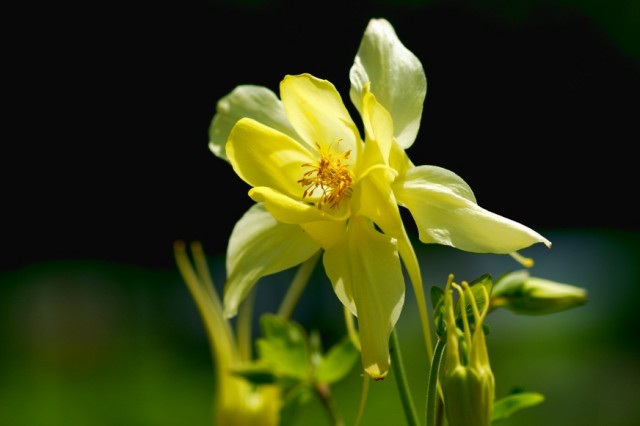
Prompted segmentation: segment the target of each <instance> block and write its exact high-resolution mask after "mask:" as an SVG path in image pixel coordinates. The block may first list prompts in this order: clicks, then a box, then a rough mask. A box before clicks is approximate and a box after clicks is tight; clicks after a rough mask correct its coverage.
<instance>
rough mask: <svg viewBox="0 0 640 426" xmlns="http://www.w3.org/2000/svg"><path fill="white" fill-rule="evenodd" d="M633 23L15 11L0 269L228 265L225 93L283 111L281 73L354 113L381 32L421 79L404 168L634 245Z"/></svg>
mask: <svg viewBox="0 0 640 426" xmlns="http://www.w3.org/2000/svg"><path fill="white" fill-rule="evenodd" d="M472 3H473V4H474V5H472ZM637 5H638V3H637V2H633V1H631V0H629V1H619V2H615V5H613V3H608V2H594V1H592V2H577V1H575V2H571V1H567V2H564V3H563V5H557V4H556V3H554V2H550V1H542V2H528V1H514V2H465V1H461V2H441V1H413V2H411V1H404V2H392V1H382V0H379V1H361V2H354V3H347V2H337V1H323V2H315V3H313V2H292V1H266V0H265V1H240V2H231V1H213V0H187V1H180V2H178V1H175V2H169V1H160V2H148V3H143V2H138V1H135V2H127V3H125V2H120V3H118V2H116V3H113V2H103V3H90V4H85V3H82V4H72V3H54V4H49V5H36V4H30V5H25V6H24V9H23V10H15V13H14V14H8V15H7V16H8V18H9V21H11V22H10V23H12V24H13V27H12V29H11V30H10V31H9V33H10V34H9V36H8V38H7V40H8V43H7V49H5V58H8V60H7V61H6V62H5V64H6V65H5V67H6V68H8V69H9V70H10V71H15V74H14V73H12V74H11V76H10V77H9V78H7V79H6V80H5V81H6V83H7V87H8V89H9V90H8V91H9V92H10V94H12V95H16V96H15V99H13V98H12V97H10V98H9V99H11V100H10V104H11V105H10V113H9V115H7V116H5V117H6V118H7V121H6V125H7V127H6V129H8V130H10V132H9V133H8V134H7V135H6V136H5V141H4V145H5V149H8V155H7V154H5V155H3V156H2V157H3V158H2V160H3V161H2V163H3V167H2V172H1V173H2V174H3V176H2V187H3V198H4V200H5V202H4V203H3V208H2V216H3V221H2V223H3V226H2V243H3V245H4V250H3V256H2V260H1V261H0V266H2V267H3V268H9V269H11V268H15V267H19V266H21V265H25V264H29V263H32V262H39V261H47V260H57V259H78V260H92V259H96V260H107V261H114V262H118V263H124V264H130V265H137V266H141V267H151V268H173V254H172V243H173V241H174V240H176V239H184V240H187V241H191V240H196V239H197V240H200V241H202V242H203V243H204V245H205V248H207V249H208V251H209V252H216V253H223V252H224V250H225V247H226V241H227V238H228V236H229V233H230V232H231V228H232V226H233V224H234V223H235V222H236V221H237V220H238V219H239V217H240V216H241V215H242V213H243V212H244V211H245V210H246V209H247V208H248V207H249V206H250V205H251V203H252V202H251V200H250V199H249V198H248V196H247V195H246V191H247V189H248V187H247V186H246V185H245V184H244V183H243V182H242V181H240V179H239V178H238V177H237V176H236V175H235V174H234V173H233V172H232V170H231V168H230V167H229V166H228V164H226V163H225V162H223V161H221V160H219V159H218V158H216V157H215V156H214V155H213V154H211V153H210V152H209V150H208V147H207V143H208V135H207V132H208V127H209V123H210V121H211V118H212V117H213V114H214V112H215V104H216V101H217V100H218V99H219V98H221V97H222V96H224V95H225V94H227V93H228V92H229V91H231V90H232V89H233V88H234V87H235V86H236V85H238V84H246V83H251V84H259V85H265V86H267V87H269V88H271V89H272V90H274V91H276V92H277V88H278V83H279V81H280V80H281V79H282V77H283V76H284V75H285V74H297V73H302V72H309V73H312V74H314V75H316V76H317V77H321V78H326V79H329V80H330V81H332V82H333V83H334V84H335V85H336V87H337V88H338V90H339V91H340V92H341V94H342V95H343V97H344V100H345V103H346V104H349V106H350V101H349V100H348V89H349V80H348V72H349V68H350V67H351V64H352V62H353V58H354V56H355V54H356V51H357V48H358V45H359V42H360V39H361V36H362V33H363V31H364V29H365V27H366V25H367V22H368V21H369V19H370V18H372V17H385V18H387V19H388V20H389V21H390V22H391V23H392V25H393V26H394V27H395V29H396V31H397V33H398V35H399V37H400V39H401V40H402V41H403V42H404V44H405V45H406V46H407V47H408V48H409V49H410V50H412V51H413V52H414V53H415V54H416V55H417V56H418V58H419V59H420V60H421V61H422V63H423V65H424V68H425V71H426V75H427V82H428V91H427V98H426V102H425V110H424V116H423V117H424V118H423V122H422V125H421V129H420V133H419V135H418V140H417V141H416V143H415V145H414V146H413V147H412V148H411V149H410V151H409V155H410V156H411V158H412V160H413V161H414V163H416V164H433V165H439V166H442V167H446V168H449V169H451V170H452V171H454V172H456V173H458V174H459V175H461V176H462V177H463V178H464V179H465V180H466V181H467V182H468V183H469V184H470V185H471V187H472V188H473V189H474V191H475V193H476V196H477V198H478V201H479V204H480V205H482V206H483V207H485V208H488V209H490V210H492V211H494V212H496V213H499V214H502V215H504V216H507V217H509V218H511V219H514V220H517V221H520V222H522V223H524V224H526V225H528V226H530V227H532V228H534V229H536V230H541V229H546V228H567V227H575V228H607V229H609V228H614V229H620V230H628V229H633V230H637V229H638V226H637V225H638V219H637V218H638V214H637V209H636V207H635V202H636V200H635V198H637V194H638V190H637V186H636V184H637V181H638V178H637V167H638V160H637V159H638V156H637V154H636V153H635V152H636V147H635V145H636V144H637V142H638V140H639V139H638V118H639V115H638V112H639V108H638V99H640V78H639V77H640V65H639V64H640V59H639V58H640V37H639V30H638V28H640V25H636V24H639V23H640V22H639V19H640V14H639V13H638V6H637ZM14 18H15V19H14ZM354 119H355V120H356V121H357V120H358V118H357V115H354ZM5 152H7V151H5Z"/></svg>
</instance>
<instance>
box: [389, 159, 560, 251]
mask: <svg viewBox="0 0 640 426" xmlns="http://www.w3.org/2000/svg"><path fill="white" fill-rule="evenodd" d="M438 169H439V168H435V169H434V168H433V167H430V166H421V167H415V168H413V169H411V170H410V171H409V172H407V173H406V175H405V176H403V177H402V178H401V179H399V180H397V181H396V182H394V194H395V196H396V199H397V200H398V203H400V204H401V205H403V206H405V207H406V208H408V209H409V211H410V212H411V215H412V217H413V219H414V220H415V221H416V224H417V226H418V231H419V236H420V241H422V242H424V243H436V244H443V245H448V246H453V247H456V248H458V249H460V250H465V251H469V252H475V253H496V254H507V253H512V252H514V251H517V250H521V249H524V248H527V247H529V246H531V245H533V244H535V243H543V244H545V245H546V246H547V247H551V242H550V241H549V240H547V239H546V238H544V237H543V236H542V235H540V234H538V233H537V232H535V231H534V230H532V229H530V228H528V227H526V226H524V225H522V224H520V223H518V222H515V221H513V220H511V219H507V218H505V217H503V216H500V215H497V214H495V213H492V212H490V211H488V210H486V209H484V208H482V207H480V206H478V205H477V204H476V203H475V201H474V199H471V197H470V193H469V192H468V191H467V190H466V189H465V187H466V188H468V186H466V184H464V185H463V182H464V181H462V180H461V179H460V182H458V183H456V179H455V178H454V176H455V174H453V173H451V172H448V173H445V172H443V171H444V169H439V170H438ZM434 171H435V172H437V173H434ZM469 191H470V190H469ZM465 194H466V195H467V196H466V197H465Z"/></svg>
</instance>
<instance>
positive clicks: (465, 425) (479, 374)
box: [441, 279, 495, 426]
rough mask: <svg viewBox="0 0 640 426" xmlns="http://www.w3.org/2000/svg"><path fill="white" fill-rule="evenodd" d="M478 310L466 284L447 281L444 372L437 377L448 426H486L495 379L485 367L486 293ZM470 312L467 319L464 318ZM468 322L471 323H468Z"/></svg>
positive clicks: (492, 399) (488, 368) (489, 414)
mask: <svg viewBox="0 0 640 426" xmlns="http://www.w3.org/2000/svg"><path fill="white" fill-rule="evenodd" d="M479 288H481V291H482V292H483V293H484V294H483V296H484V297H482V298H479V299H480V300H481V301H484V303H482V305H481V306H478V303H476V296H475V295H474V292H473V291H471V288H470V287H469V285H468V284H467V283H466V282H463V283H462V286H460V285H458V284H455V283H453V282H452V280H451V279H450V280H449V282H448V283H447V286H446V289H445V294H444V309H445V312H444V315H445V321H446V324H447V329H446V349H445V354H444V370H443V374H442V376H441V384H442V391H443V396H444V401H445V412H446V416H447V421H448V423H449V425H450V426H489V425H490V424H491V413H492V409H493V401H494V395H495V379H494V376H493V372H492V371H491V365H490V364H489V354H488V351H487V346H486V342H485V338H484V331H483V327H482V324H483V321H484V318H485V316H486V314H487V312H488V308H489V305H488V303H486V301H487V300H488V299H489V295H488V293H487V290H486V289H485V288H484V287H483V286H480V287H479ZM454 289H455V290H457V291H458V293H459V298H458V305H459V306H460V309H459V311H458V312H459V316H460V318H459V319H460V322H461V323H462V324H461V327H460V326H458V325H457V322H456V315H455V312H454V311H455V307H454V303H453V291H454ZM468 308H470V310H471V318H469V315H468V313H469V312H468ZM470 319H471V321H470Z"/></svg>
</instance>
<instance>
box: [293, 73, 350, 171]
mask: <svg viewBox="0 0 640 426" xmlns="http://www.w3.org/2000/svg"><path fill="white" fill-rule="evenodd" d="M280 97H281V98H282V103H283V104H284V109H285V111H286V113H287V117H288V118H289V121H290V122H291V124H292V125H293V127H294V129H296V131H297V132H298V134H299V135H300V137H301V138H302V139H304V140H305V141H306V143H308V144H309V145H316V144H319V145H320V146H321V147H322V148H323V149H324V148H325V147H327V146H329V145H332V147H333V148H334V149H335V150H337V151H340V152H345V151H347V150H352V158H353V159H355V156H356V155H357V150H358V149H359V148H360V146H359V145H360V144H361V139H360V136H359V133H358V128H357V126H356V125H355V123H354V122H353V120H352V119H351V116H350V115H349V112H348V111H347V108H346V107H345V106H344V103H343V102H342V98H341V97H340V94H339V93H338V91H337V90H336V88H335V87H334V85H333V84H331V83H330V82H329V81H327V80H320V79H318V78H315V77H313V76H312V75H309V74H301V75H297V76H292V75H288V76H286V77H285V78H284V80H282V82H281V83H280Z"/></svg>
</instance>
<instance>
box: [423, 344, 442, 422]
mask: <svg viewBox="0 0 640 426" xmlns="http://www.w3.org/2000/svg"><path fill="white" fill-rule="evenodd" d="M446 345H447V344H446V341H445V340H444V339H438V341H437V342H436V347H435V349H434V351H433V359H432V360H431V369H430V370H429V381H428V382H427V413H426V414H427V426H435V425H436V400H437V397H438V372H439V371H440V361H442V354H443V353H444V348H445V346H446Z"/></svg>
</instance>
